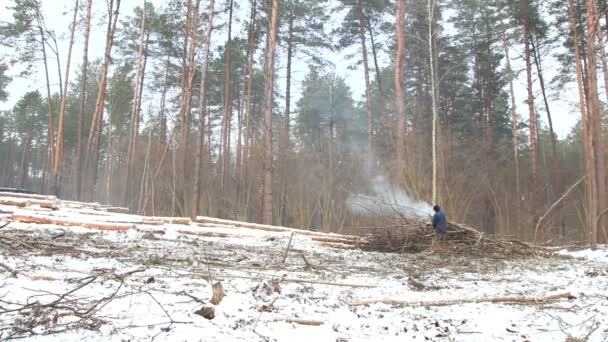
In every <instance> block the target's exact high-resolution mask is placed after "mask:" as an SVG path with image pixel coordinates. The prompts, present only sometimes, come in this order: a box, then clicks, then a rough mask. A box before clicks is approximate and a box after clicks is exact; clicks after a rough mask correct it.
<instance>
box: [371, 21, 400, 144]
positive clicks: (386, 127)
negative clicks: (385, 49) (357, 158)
mask: <svg viewBox="0 0 608 342" xmlns="http://www.w3.org/2000/svg"><path fill="white" fill-rule="evenodd" d="M365 22H366V24H367V25H366V26H367V31H368V32H369V40H370V43H371V48H372V57H373V59H374V69H375V71H376V83H377V84H378V95H380V96H379V100H380V115H381V118H380V121H381V125H382V130H383V131H384V132H386V137H385V140H384V143H385V147H387V146H390V145H391V144H394V142H395V140H394V137H393V131H392V130H391V129H390V124H389V118H388V114H387V113H386V96H385V94H384V86H383V84H382V75H381V74H380V66H379V65H378V53H377V51H376V42H375V39H374V31H373V30H372V24H371V21H370V20H369V16H367V15H366V16H365Z"/></svg>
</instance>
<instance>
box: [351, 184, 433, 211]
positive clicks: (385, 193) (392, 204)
mask: <svg viewBox="0 0 608 342" xmlns="http://www.w3.org/2000/svg"><path fill="white" fill-rule="evenodd" d="M371 190H372V194H371V195H363V194H358V195H353V196H351V197H349V198H348V199H347V200H346V204H347V205H348V207H349V209H350V210H351V211H352V212H353V213H356V214H361V215H378V214H382V215H395V214H400V215H402V216H403V217H406V218H409V219H413V220H416V219H417V220H425V219H428V218H429V216H432V215H433V207H432V206H431V205H430V204H428V203H427V202H424V201H417V200H415V199H413V198H412V197H411V196H410V195H409V194H408V193H407V192H405V191H404V190H402V189H400V188H398V187H396V186H393V185H392V184H390V183H389V182H388V181H387V180H386V178H384V177H383V176H377V177H375V178H374V179H373V180H372V183H371Z"/></svg>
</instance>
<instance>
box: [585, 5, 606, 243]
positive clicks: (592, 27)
mask: <svg viewBox="0 0 608 342" xmlns="http://www.w3.org/2000/svg"><path fill="white" fill-rule="evenodd" d="M598 30H599V23H598V16H597V2H596V1H595V0H587V51H588V54H587V58H588V76H587V83H588V87H587V89H588V96H589V101H588V103H587V109H588V115H589V121H588V124H589V127H590V131H589V133H590V140H591V154H592V155H593V162H594V163H593V168H594V172H593V173H592V184H593V183H595V184H593V185H594V187H593V189H592V194H593V195H592V198H593V202H595V204H594V205H592V206H591V207H592V209H594V210H592V213H593V216H592V219H593V220H594V221H595V220H596V218H597V217H598V216H599V214H600V212H602V211H603V210H604V208H605V207H606V198H605V197H606V196H605V195H606V193H605V191H606V170H605V161H604V151H603V149H602V146H603V144H602V132H601V129H602V127H601V116H600V103H599V98H598V92H597V69H596V54H595V51H596V44H595V37H596V34H597V31H598ZM604 224H605V220H600V222H599V225H600V226H601V227H602V229H604ZM598 230H599V227H598V224H593V226H592V230H591V248H592V249H593V250H595V249H597V240H598Z"/></svg>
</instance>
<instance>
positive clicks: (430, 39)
mask: <svg viewBox="0 0 608 342" xmlns="http://www.w3.org/2000/svg"><path fill="white" fill-rule="evenodd" d="M428 10H429V21H428V25H429V32H428V33H429V36H428V44H429V64H430V69H431V102H432V109H433V128H432V134H431V135H432V148H433V152H432V159H433V176H432V177H433V180H432V183H433V185H432V201H433V204H434V205H435V204H437V203H438V194H437V119H438V117H437V90H436V87H437V85H436V84H435V81H436V79H435V61H434V60H433V59H434V57H435V54H434V51H433V45H434V44H433V41H434V35H435V32H433V26H434V17H435V0H428Z"/></svg>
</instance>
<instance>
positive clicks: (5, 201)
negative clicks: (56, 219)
mask: <svg viewBox="0 0 608 342" xmlns="http://www.w3.org/2000/svg"><path fill="white" fill-rule="evenodd" d="M0 204H2V205H8V206H13V207H20V208H23V207H30V206H32V205H37V206H39V207H40V208H47V209H52V210H57V202H56V201H53V200H40V199H31V198H20V197H14V198H7V197H4V198H0Z"/></svg>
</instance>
